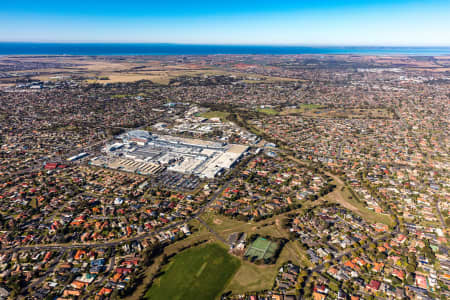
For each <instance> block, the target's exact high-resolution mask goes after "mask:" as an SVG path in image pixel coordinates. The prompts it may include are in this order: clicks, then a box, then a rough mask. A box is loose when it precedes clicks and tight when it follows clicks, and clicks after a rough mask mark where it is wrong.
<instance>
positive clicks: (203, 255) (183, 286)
mask: <svg viewBox="0 0 450 300" xmlns="http://www.w3.org/2000/svg"><path fill="white" fill-rule="evenodd" d="M239 266H240V261H239V260H238V259H237V258H234V257H232V256H231V255H229V254H228V253H227V251H226V250H225V249H224V248H222V247H221V246H219V245H218V244H206V245H203V246H199V247H196V248H192V249H189V250H186V251H183V252H182V253H180V254H178V255H176V256H175V257H174V258H173V259H172V260H171V261H170V263H169V264H168V265H167V266H166V268H165V269H164V274H163V275H162V276H161V277H159V278H157V279H156V280H155V281H154V283H153V285H152V287H151V288H150V290H149V291H148V292H147V293H146V295H145V298H146V299H158V300H159V299H174V300H176V299H183V300H184V299H186V300H189V299H199V300H201V299H205V300H210V299H214V298H216V297H217V296H219V294H220V293H221V291H222V290H223V289H224V287H225V286H226V284H227V283H228V281H229V280H230V278H231V276H233V274H234V273H235V272H236V271H237V269H238V268H239Z"/></svg>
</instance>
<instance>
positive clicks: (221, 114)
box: [199, 110, 230, 121]
mask: <svg viewBox="0 0 450 300" xmlns="http://www.w3.org/2000/svg"><path fill="white" fill-rule="evenodd" d="M229 114H230V113H228V112H225V111H216V110H214V111H207V112H204V113H201V114H200V115H199V116H200V117H203V118H207V119H211V118H220V119H221V120H222V121H224V120H226V119H227V117H228V115H229Z"/></svg>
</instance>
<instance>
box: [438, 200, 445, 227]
mask: <svg viewBox="0 0 450 300" xmlns="http://www.w3.org/2000/svg"><path fill="white" fill-rule="evenodd" d="M436 210H437V212H438V215H439V220H440V221H441V225H442V227H443V228H446V226H445V222H444V217H443V216H442V213H441V209H440V208H439V201H436Z"/></svg>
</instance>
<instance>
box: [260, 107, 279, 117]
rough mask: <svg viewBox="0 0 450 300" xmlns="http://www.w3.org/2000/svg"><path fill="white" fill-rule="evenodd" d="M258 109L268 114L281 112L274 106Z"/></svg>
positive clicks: (273, 114)
mask: <svg viewBox="0 0 450 300" xmlns="http://www.w3.org/2000/svg"><path fill="white" fill-rule="evenodd" d="M257 111H258V112H260V113H263V114H266V115H272V116H275V115H278V114H279V112H278V111H277V110H275V109H273V108H258V109H257Z"/></svg>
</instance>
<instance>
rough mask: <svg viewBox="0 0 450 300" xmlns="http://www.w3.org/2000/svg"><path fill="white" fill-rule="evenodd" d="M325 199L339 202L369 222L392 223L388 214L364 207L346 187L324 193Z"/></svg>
mask: <svg viewBox="0 0 450 300" xmlns="http://www.w3.org/2000/svg"><path fill="white" fill-rule="evenodd" d="M325 199H326V200H328V201H330V202H336V203H339V204H341V205H342V206H344V207H345V208H347V209H350V210H351V211H353V212H354V213H356V214H358V215H360V216H361V217H362V218H364V220H366V221H367V222H369V223H384V224H386V225H393V224H394V223H393V220H392V219H391V218H390V217H389V216H388V215H384V214H379V213H376V212H374V211H372V210H370V209H368V208H366V207H365V206H364V204H363V203H361V202H359V201H358V200H357V199H355V197H353V195H352V194H351V193H350V191H349V190H348V188H347V187H345V189H344V190H343V191H340V188H336V189H335V190H334V191H333V192H331V193H329V194H328V195H326V196H325Z"/></svg>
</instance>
